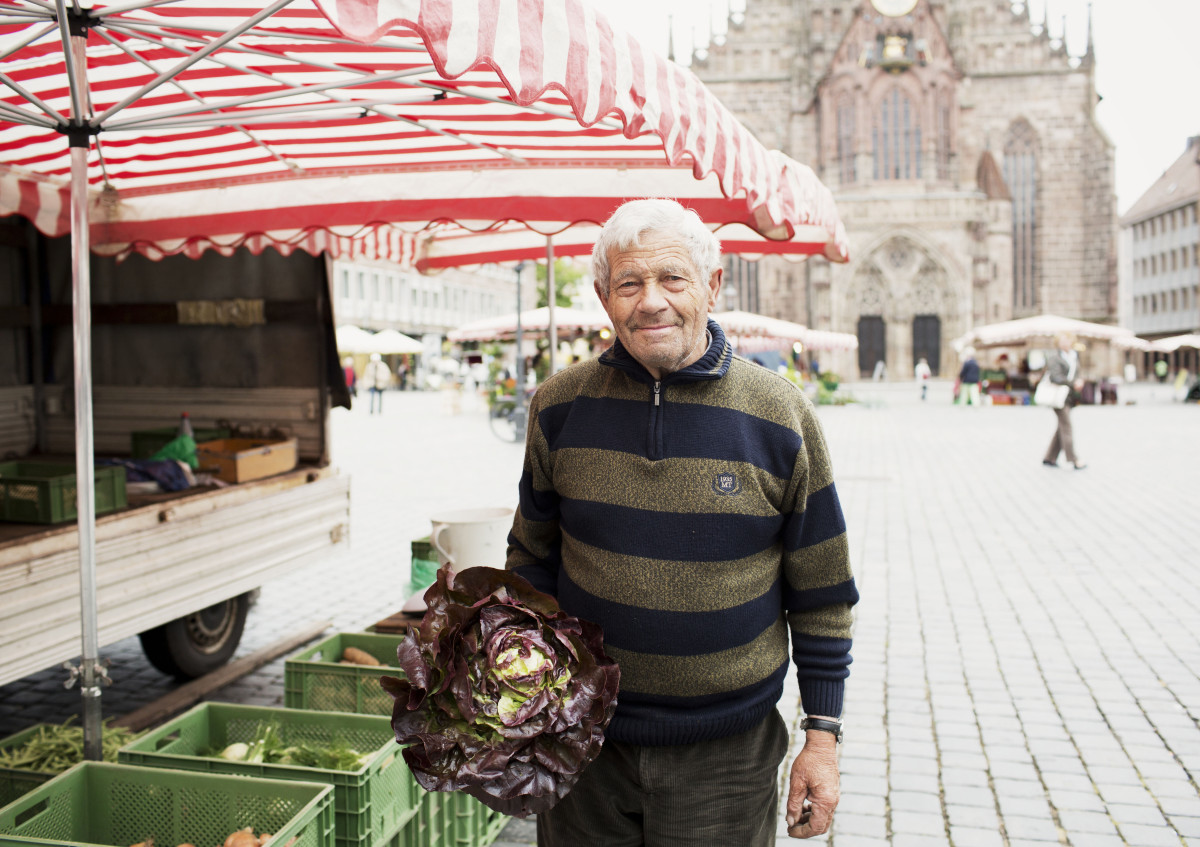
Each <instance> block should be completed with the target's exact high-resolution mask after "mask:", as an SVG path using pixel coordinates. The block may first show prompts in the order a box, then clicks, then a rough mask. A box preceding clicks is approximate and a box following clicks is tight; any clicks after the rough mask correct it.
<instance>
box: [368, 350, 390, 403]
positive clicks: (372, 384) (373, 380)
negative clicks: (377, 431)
mask: <svg viewBox="0 0 1200 847" xmlns="http://www.w3.org/2000/svg"><path fill="white" fill-rule="evenodd" d="M363 382H365V383H366V384H367V390H368V391H369V392H370V393H371V414H372V415H373V414H375V405H376V403H378V405H379V414H381V415H382V414H383V392H385V391H387V389H388V387H389V386H390V385H391V384H392V369H391V368H389V367H388V365H387V362H385V361H384V360H383V357H382V356H380V355H379V354H378V353H372V354H371V360H370V361H369V362H367V366H366V368H364V369H363Z"/></svg>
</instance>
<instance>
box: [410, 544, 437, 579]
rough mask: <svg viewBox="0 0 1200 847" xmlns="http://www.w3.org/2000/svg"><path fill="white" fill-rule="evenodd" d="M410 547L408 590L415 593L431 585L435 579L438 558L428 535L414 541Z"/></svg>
mask: <svg viewBox="0 0 1200 847" xmlns="http://www.w3.org/2000/svg"><path fill="white" fill-rule="evenodd" d="M410 546H411V547H412V564H411V565H410V567H409V590H410V592H411V593H416V592H417V591H420V590H421V589H422V588H428V587H429V586H431V585H433V581H434V580H435V579H437V571H438V557H437V551H436V550H434V549H433V544H432V543H431V542H430V539H429V536H428V535H426V536H425V537H424V538H417V539H414V540H413V541H412V542H411V544H410Z"/></svg>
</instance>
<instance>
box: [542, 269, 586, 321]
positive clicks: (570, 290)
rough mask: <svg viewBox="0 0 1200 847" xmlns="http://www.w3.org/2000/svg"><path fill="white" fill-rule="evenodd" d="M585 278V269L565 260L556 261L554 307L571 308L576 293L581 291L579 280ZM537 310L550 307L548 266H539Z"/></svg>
mask: <svg viewBox="0 0 1200 847" xmlns="http://www.w3.org/2000/svg"><path fill="white" fill-rule="evenodd" d="M582 276H583V269H582V268H581V267H580V266H579V265H577V264H576V263H574V262H569V261H567V260H565V259H555V260H554V305H555V306H570V305H571V302H572V300H573V298H574V297H575V293H576V291H578V289H579V280H580V278H581V277H582ZM537 287H538V289H537V290H538V296H537V308H539V309H540V308H541V307H542V306H549V305H550V297H549V291H548V288H549V286H548V285H547V277H546V266H545V265H544V264H540V263H539V264H538V266H537Z"/></svg>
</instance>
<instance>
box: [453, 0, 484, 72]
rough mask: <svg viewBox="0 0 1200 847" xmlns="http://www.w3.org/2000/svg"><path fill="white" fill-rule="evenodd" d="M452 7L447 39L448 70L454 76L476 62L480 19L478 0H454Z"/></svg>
mask: <svg viewBox="0 0 1200 847" xmlns="http://www.w3.org/2000/svg"><path fill="white" fill-rule="evenodd" d="M451 8H452V12H451V14H452V17H451V23H450V35H449V37H448V38H447V39H446V72H447V73H448V74H449V75H450V76H451V77H454V76H457V75H458V74H460V73H462V72H463V71H465V70H466V69H467V68H469V67H470V66H471V65H472V64H473V63H474V62H475V58H476V55H477V53H478V45H479V23H480V21H479V8H478V3H477V2H476V0H453V3H452V6H451Z"/></svg>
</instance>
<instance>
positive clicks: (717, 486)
mask: <svg viewBox="0 0 1200 847" xmlns="http://www.w3.org/2000/svg"><path fill="white" fill-rule="evenodd" d="M712 490H713V491H715V492H716V493H717V494H720V495H722V496H724V497H732V496H733V495H735V494H740V493H741V491H742V483H741V482H740V481H739V480H738V478H737V474H735V473H732V472H730V471H724V472H722V473H719V474H717V475H716V476H714V477H713V481H712Z"/></svg>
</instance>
